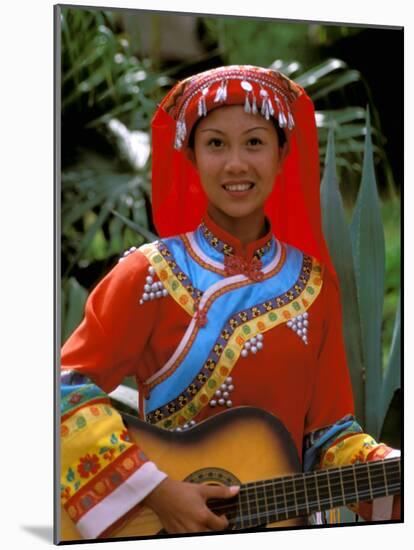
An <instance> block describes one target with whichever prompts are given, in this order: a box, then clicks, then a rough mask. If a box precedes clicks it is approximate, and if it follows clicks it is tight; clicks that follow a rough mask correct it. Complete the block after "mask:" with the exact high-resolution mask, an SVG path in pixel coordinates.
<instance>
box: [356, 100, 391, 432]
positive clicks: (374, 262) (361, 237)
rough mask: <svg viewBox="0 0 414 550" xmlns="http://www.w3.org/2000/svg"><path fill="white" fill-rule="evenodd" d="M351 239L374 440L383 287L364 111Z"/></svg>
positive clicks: (376, 203) (368, 423)
mask: <svg viewBox="0 0 414 550" xmlns="http://www.w3.org/2000/svg"><path fill="white" fill-rule="evenodd" d="M351 236H352V250H353V256H354V263H355V271H356V281H357V289H358V302H359V311H360V316H361V327H362V340H363V351H364V358H365V366H366V373H365V374H366V385H365V389H366V392H365V402H366V421H365V428H366V430H367V431H368V432H369V433H370V434H372V435H373V436H374V437H378V435H379V429H380V426H379V415H378V410H377V406H378V404H379V400H378V397H379V396H380V395H381V388H382V367H381V365H382V360H381V323H382V310H383V303H384V287H385V242H384V228H383V224H382V220H381V210H380V200H379V196H378V191H377V183H376V178H375V170H374V158H373V149H372V141H371V124H370V116H369V111H368V109H367V134H366V139H365V153H364V163H363V170H362V179H361V185H360V189H359V193H358V198H357V202H356V206H355V209H354V212H353V216H352V221H351Z"/></svg>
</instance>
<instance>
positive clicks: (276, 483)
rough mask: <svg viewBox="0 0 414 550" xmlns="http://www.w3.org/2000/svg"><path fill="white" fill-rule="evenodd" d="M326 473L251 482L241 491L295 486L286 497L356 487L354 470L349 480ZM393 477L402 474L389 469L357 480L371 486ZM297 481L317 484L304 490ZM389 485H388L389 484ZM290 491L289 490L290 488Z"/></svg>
mask: <svg viewBox="0 0 414 550" xmlns="http://www.w3.org/2000/svg"><path fill="white" fill-rule="evenodd" d="M326 472H328V470H324V471H323V473H319V472H313V473H312V474H309V473H306V474H303V475H302V476H301V475H300V474H298V475H297V477H294V476H287V477H283V478H279V479H275V480H263V481H251V482H248V483H243V484H242V485H240V491H241V492H251V491H253V490H255V491H257V490H264V489H268V488H275V489H278V488H280V486H283V485H286V484H287V483H288V484H293V487H292V488H293V490H292V491H289V490H288V491H287V492H286V491H284V492H285V494H286V496H290V495H293V494H301V493H306V492H307V491H315V492H316V487H318V488H319V489H322V490H323V489H325V488H330V489H332V490H336V489H338V488H341V490H342V487H343V486H344V484H345V485H347V484H349V483H352V485H353V486H354V487H355V479H354V475H353V472H352V470H350V471H348V472H345V474H349V475H348V477H347V478H345V477H344V476H343V475H342V474H341V476H340V479H338V480H336V479H332V477H333V476H332V475H329V474H327V473H326ZM393 476H394V477H395V476H397V477H399V476H400V472H399V470H395V471H393V470H391V469H389V470H388V471H387V472H386V475H384V472H383V471H382V470H381V471H378V472H375V471H373V472H370V475H369V478H368V476H367V478H365V479H364V478H361V476H360V477H359V479H357V484H361V483H366V484H369V483H375V482H376V481H377V480H384V479H386V480H387V482H388V483H390V482H392V481H393V479H392V478H393ZM295 481H297V482H300V483H301V484H302V483H303V484H304V486H305V485H306V483H307V482H308V481H309V482H311V483H312V482H314V483H315V488H313V487H309V486H308V485H306V488H304V489H301V488H300V487H298V488H297V487H296V485H295ZM321 481H322V482H325V483H324V484H321V483H320V482H321ZM388 483H387V484H388ZM288 489H289V488H288Z"/></svg>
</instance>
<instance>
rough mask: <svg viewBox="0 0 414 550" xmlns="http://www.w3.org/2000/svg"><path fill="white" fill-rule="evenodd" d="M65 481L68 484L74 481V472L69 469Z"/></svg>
mask: <svg viewBox="0 0 414 550" xmlns="http://www.w3.org/2000/svg"><path fill="white" fill-rule="evenodd" d="M66 479H67V480H68V481H69V483H70V482H71V481H73V480H74V479H75V472H74V471H73V470H72V468H69V470H68V473H67V475H66Z"/></svg>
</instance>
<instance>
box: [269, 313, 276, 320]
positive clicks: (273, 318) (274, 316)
mask: <svg viewBox="0 0 414 550" xmlns="http://www.w3.org/2000/svg"><path fill="white" fill-rule="evenodd" d="M269 319H270V320H271V321H276V320H277V315H276V313H275V312H274V311H271V312H270V313H269Z"/></svg>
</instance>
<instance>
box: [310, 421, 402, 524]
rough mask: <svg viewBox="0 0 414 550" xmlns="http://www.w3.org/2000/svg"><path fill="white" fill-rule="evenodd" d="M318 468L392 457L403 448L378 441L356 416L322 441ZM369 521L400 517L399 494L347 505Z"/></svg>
mask: <svg viewBox="0 0 414 550" xmlns="http://www.w3.org/2000/svg"><path fill="white" fill-rule="evenodd" d="M320 456H321V458H320V461H319V464H318V468H337V467H341V466H348V465H350V464H358V463H364V462H371V461H375V460H382V459H384V458H393V457H396V456H400V451H398V450H396V449H391V448H390V447H388V446H387V445H385V444H384V443H377V442H376V441H375V439H373V438H372V437H371V436H370V435H368V434H366V433H363V431H362V428H361V427H360V426H359V425H358V423H357V422H356V421H355V420H354V421H353V423H352V424H351V425H350V426H349V427H348V428H346V429H344V430H343V431H340V432H339V433H338V434H337V435H336V436H334V437H332V438H331V439H330V440H327V441H326V443H325V444H322V445H321V453H320ZM348 507H349V508H350V509H351V510H352V511H353V512H355V513H357V514H359V515H360V516H361V517H362V518H363V519H365V520H366V521H379V520H389V519H399V515H400V514H399V508H400V501H399V497H397V498H394V497H392V496H389V497H382V498H378V499H375V500H373V501H370V502H359V503H358V504H353V505H349V506H348Z"/></svg>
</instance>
